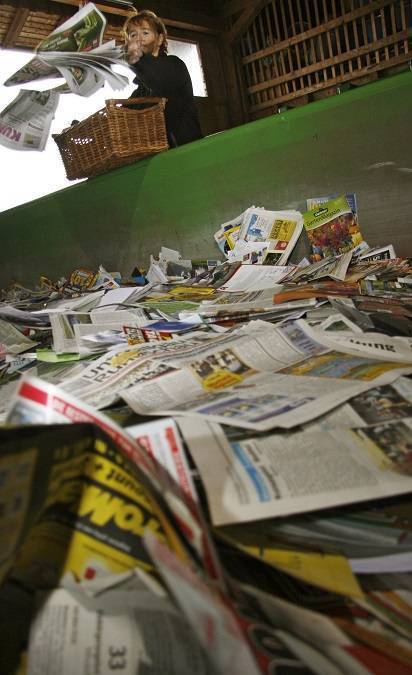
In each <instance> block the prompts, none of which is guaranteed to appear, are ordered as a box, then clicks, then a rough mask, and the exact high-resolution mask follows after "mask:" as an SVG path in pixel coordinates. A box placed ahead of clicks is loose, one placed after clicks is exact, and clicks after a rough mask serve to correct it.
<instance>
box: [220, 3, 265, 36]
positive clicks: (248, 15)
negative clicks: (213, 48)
mask: <svg viewBox="0 0 412 675" xmlns="http://www.w3.org/2000/svg"><path fill="white" fill-rule="evenodd" d="M266 3H267V0H253V2H249V3H248V4H247V6H246V7H245V9H244V10H243V12H242V14H241V15H240V16H239V18H238V19H237V20H236V21H235V23H234V24H233V26H232V28H230V30H228V31H226V33H224V35H225V39H226V40H227V41H228V43H229V44H233V43H234V42H235V41H236V40H237V38H238V37H239V36H240V35H242V33H244V32H245V30H246V29H247V28H248V27H249V26H250V24H251V23H252V21H253V19H254V18H255V16H257V14H259V12H260V10H261V9H262V8H263V7H264V6H265V5H266Z"/></svg>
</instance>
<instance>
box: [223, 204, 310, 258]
mask: <svg viewBox="0 0 412 675" xmlns="http://www.w3.org/2000/svg"><path fill="white" fill-rule="evenodd" d="M302 229H303V217H302V214H301V213H300V212H299V211H294V210H284V211H267V210H266V209H264V208H255V207H250V208H249V209H247V210H246V211H245V212H244V214H243V218H242V225H241V229H240V232H239V236H238V239H239V242H240V241H245V242H247V243H248V244H249V245H250V246H251V247H252V248H253V244H255V243H257V244H259V249H260V251H259V255H258V256H257V258H256V261H255V262H260V263H263V264H265V265H286V263H287V260H288V258H289V257H290V255H291V253H292V251H293V248H294V246H295V244H296V242H297V240H298V239H299V236H300V234H301V232H302ZM263 242H265V244H266V246H265V248H264V249H263V248H262V247H261V244H262V243H263ZM236 248H237V247H236V245H235V246H234V248H233V251H232V256H231V259H232V257H233V256H234V257H236V253H237V250H236ZM243 255H244V251H242V256H243ZM251 262H254V260H253V258H252V259H251Z"/></svg>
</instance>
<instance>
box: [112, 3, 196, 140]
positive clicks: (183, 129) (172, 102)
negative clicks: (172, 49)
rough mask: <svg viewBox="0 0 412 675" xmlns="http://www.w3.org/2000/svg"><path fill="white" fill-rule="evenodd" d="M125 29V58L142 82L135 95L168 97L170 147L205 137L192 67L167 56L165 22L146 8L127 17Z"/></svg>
mask: <svg viewBox="0 0 412 675" xmlns="http://www.w3.org/2000/svg"><path fill="white" fill-rule="evenodd" d="M125 32H126V38H127V54H126V58H127V61H128V63H129V65H131V66H132V68H133V70H134V72H135V73H136V78H135V79H134V82H135V83H137V84H138V85H139V86H138V88H137V89H136V91H134V92H133V94H132V97H134V96H138V97H141V96H159V97H165V98H167V103H166V108H165V120H166V129H167V136H168V140H169V145H170V146H171V147H175V146H177V145H183V144H184V143H190V142H191V141H195V140H197V139H198V138H202V136H203V135H202V132H201V129H200V124H199V117H198V113H197V110H196V105H195V101H194V98H193V87H192V81H191V79H190V75H189V71H188V70H187V68H186V65H185V63H184V62H183V61H182V60H181V59H179V57H177V56H168V54H167V33H166V27H165V25H164V24H163V22H162V21H161V20H160V19H159V17H157V16H156V14H154V13H153V12H151V11H149V10H147V9H145V10H142V11H141V12H138V13H137V14H136V15H135V16H132V17H131V18H130V19H129V20H128V21H127V23H126V26H125Z"/></svg>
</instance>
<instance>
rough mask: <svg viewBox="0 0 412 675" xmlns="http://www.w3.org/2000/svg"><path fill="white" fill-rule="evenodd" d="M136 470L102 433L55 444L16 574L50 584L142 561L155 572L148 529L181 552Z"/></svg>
mask: <svg viewBox="0 0 412 675" xmlns="http://www.w3.org/2000/svg"><path fill="white" fill-rule="evenodd" d="M79 426H80V425H79ZM81 428H83V429H84V425H81ZM54 433H56V432H55V431H54ZM132 468H133V467H132ZM130 469H131V465H130V462H129V460H127V459H126V458H125V457H124V456H123V455H122V454H121V452H119V450H117V448H116V447H115V446H114V444H113V443H112V442H111V441H110V439H108V438H107V437H106V436H104V435H103V434H101V433H100V432H97V431H96V433H95V434H92V433H91V434H90V435H89V436H88V437H86V438H85V437H84V435H83V437H82V438H81V439H79V440H78V441H77V443H73V444H71V445H69V444H67V445H65V446H63V447H57V448H55V450H54V454H53V457H52V462H51V468H50V473H49V480H48V485H47V494H45V499H44V503H43V507H42V509H41V512H40V515H39V517H38V519H37V522H36V524H35V525H34V526H33V527H32V528H31V530H30V532H29V534H28V536H27V538H26V540H25V542H24V544H23V545H22V547H21V549H20V552H19V555H18V558H17V560H16V563H15V566H14V569H13V576H14V577H16V578H18V579H20V580H22V581H24V582H25V583H27V584H30V585H33V586H36V587H39V586H40V587H51V586H54V585H56V583H57V582H58V580H59V579H60V578H61V576H62V575H64V574H65V573H66V572H69V571H70V572H72V573H73V574H74V575H75V577H76V578H77V579H84V578H88V579H91V578H93V577H95V576H96V575H99V574H102V573H108V572H112V573H113V572H114V573H116V572H123V571H126V570H128V569H131V568H133V567H135V566H138V567H141V568H142V569H144V570H145V571H147V572H149V573H154V568H153V565H152V563H151V560H150V558H149V555H148V554H147V552H146V549H145V547H144V544H143V541H142V536H143V533H144V532H146V531H147V530H149V531H150V532H152V533H153V534H154V535H155V536H156V537H157V538H159V539H160V540H162V541H164V542H167V543H168V544H169V545H170V546H171V547H172V548H174V549H175V550H176V547H177V545H178V542H177V539H176V538H175V537H174V533H173V528H169V527H168V526H167V519H166V517H164V518H162V520H163V522H164V523H165V525H166V527H167V529H168V535H167V536H166V534H165V529H164V527H163V526H162V524H161V522H160V518H161V517H162V514H161V511H160V508H159V507H158V506H157V505H156V504H155V503H154V502H155V500H154V499H153V497H152V496H151V495H150V494H149V491H148V490H147V488H146V487H145V486H143V485H142V483H141V482H140V481H139V480H138V479H137V478H136V476H135V474H134V472H133V471H131V470H130ZM155 509H156V510H157V514H156V513H155Z"/></svg>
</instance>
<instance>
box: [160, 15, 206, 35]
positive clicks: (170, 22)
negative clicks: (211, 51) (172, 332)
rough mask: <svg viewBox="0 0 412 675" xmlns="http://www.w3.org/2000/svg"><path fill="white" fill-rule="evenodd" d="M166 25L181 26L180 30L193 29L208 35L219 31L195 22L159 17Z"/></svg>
mask: <svg viewBox="0 0 412 675" xmlns="http://www.w3.org/2000/svg"><path fill="white" fill-rule="evenodd" d="M160 18H161V19H162V21H163V23H164V24H165V26H167V27H169V26H170V27H171V28H181V29H182V30H188V31H193V32H194V33H207V34H208V35H218V34H219V31H218V30H215V29H214V28H209V27H208V26H199V25H198V24H196V23H189V22H188V21H175V20H174V19H166V18H165V17H162V16H161V17H160Z"/></svg>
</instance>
